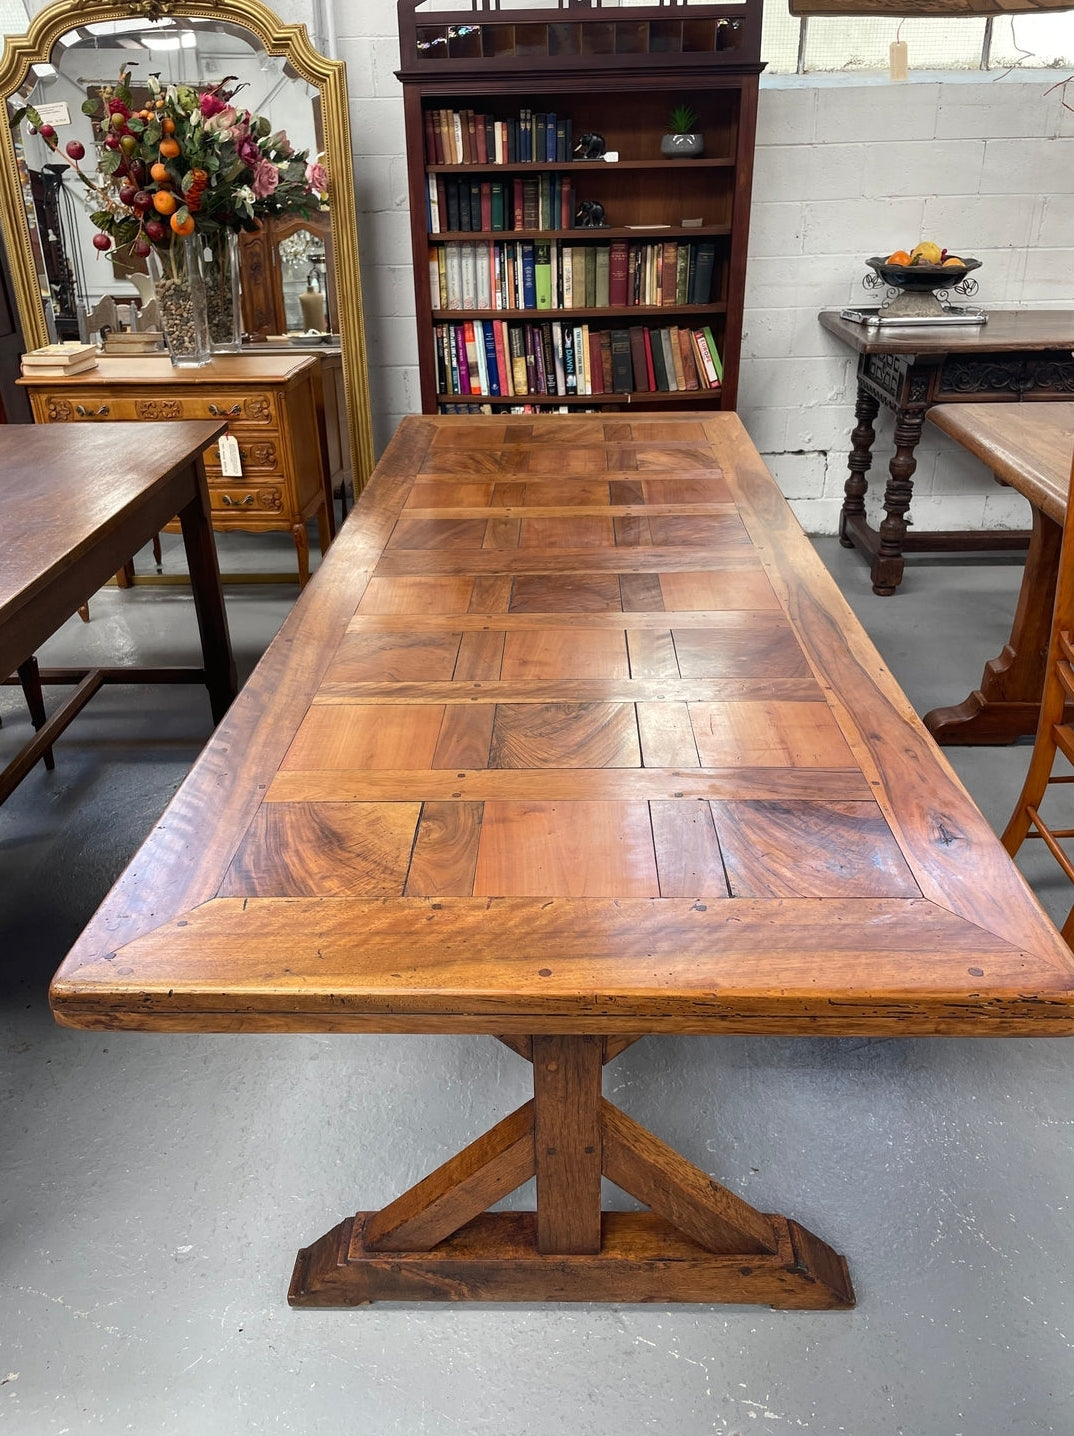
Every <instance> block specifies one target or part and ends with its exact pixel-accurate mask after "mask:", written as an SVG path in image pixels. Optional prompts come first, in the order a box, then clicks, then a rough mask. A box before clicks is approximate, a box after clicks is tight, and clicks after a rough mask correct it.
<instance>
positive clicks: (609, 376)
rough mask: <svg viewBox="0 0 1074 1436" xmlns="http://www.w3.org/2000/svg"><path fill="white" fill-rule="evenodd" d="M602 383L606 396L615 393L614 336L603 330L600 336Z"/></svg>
mask: <svg viewBox="0 0 1074 1436" xmlns="http://www.w3.org/2000/svg"><path fill="white" fill-rule="evenodd" d="M600 382H601V387H602V388H603V390H604V392H605V394H614V393H615V381H614V378H613V369H612V336H611V331H610V330H608V329H602V330H601V334H600Z"/></svg>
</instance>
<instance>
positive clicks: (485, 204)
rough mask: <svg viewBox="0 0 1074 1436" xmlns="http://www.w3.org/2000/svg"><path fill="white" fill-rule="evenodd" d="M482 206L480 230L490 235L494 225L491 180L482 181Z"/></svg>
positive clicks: (479, 190) (480, 190)
mask: <svg viewBox="0 0 1074 1436" xmlns="http://www.w3.org/2000/svg"><path fill="white" fill-rule="evenodd" d="M478 194H479V196H480V206H481V223H480V224H479V225H478V228H479V229H480V230H481V231H482V232H483V233H484V234H488V233H489V231H490V230H491V229H492V228H493V223H492V184H491V182H490V181H489V180H482V181H481V183H480V185H479V186H478Z"/></svg>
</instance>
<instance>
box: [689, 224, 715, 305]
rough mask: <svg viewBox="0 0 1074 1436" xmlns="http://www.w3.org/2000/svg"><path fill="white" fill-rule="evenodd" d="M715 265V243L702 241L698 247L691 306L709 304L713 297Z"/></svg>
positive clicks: (691, 291) (690, 300)
mask: <svg viewBox="0 0 1074 1436" xmlns="http://www.w3.org/2000/svg"><path fill="white" fill-rule="evenodd" d="M715 263H716V245H715V243H714V242H713V241H712V240H702V241H701V243H700V244H699V245H698V246H697V263H696V268H695V270H694V278H693V287H692V288H691V290H690V299H689V302H690V303H691V304H708V303H709V301H710V299H711V297H712V271H713V268H714V266H715Z"/></svg>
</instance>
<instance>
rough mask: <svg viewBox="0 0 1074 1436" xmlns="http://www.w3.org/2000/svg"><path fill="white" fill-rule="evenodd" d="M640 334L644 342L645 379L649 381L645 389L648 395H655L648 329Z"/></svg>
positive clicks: (654, 378) (650, 340) (651, 343)
mask: <svg viewBox="0 0 1074 1436" xmlns="http://www.w3.org/2000/svg"><path fill="white" fill-rule="evenodd" d="M641 333H642V338H643V339H644V341H645V377H646V378H647V379H648V381H649V383H648V385H647V387H648V390H649V393H650V394H655V393H656V387H657V385H656V370H655V369H654V368H653V341H652V338H651V337H650V331H649V330H648V329H643V330H642V331H641Z"/></svg>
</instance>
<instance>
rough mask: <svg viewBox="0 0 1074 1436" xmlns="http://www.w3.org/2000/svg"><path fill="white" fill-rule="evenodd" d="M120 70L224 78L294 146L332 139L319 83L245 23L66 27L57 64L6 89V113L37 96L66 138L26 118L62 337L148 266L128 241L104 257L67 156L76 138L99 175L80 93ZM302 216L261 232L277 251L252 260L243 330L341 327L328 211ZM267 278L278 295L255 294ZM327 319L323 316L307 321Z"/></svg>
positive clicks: (135, 296) (136, 20) (21, 143)
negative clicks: (126, 247)
mask: <svg viewBox="0 0 1074 1436" xmlns="http://www.w3.org/2000/svg"><path fill="white" fill-rule="evenodd" d="M123 70H129V71H130V75H131V81H130V83H131V88H132V91H133V92H134V94H135V96H136V98H137V97H138V95H139V81H142V82H143V84H144V81H145V78H146V77H147V76H149V75H151V74H155V75H157V76H159V78H160V80H161V81H162V83H165V84H167V83H181V84H186V85H189V86H190V87H191V88H193V89H198V90H200V89H211V88H212V87H214V86H216V85H220V84H226V85H227V88H228V89H229V90H233V91H235V92H236V93H235V99H234V103H235V104H236V105H238V106H239V107H241V108H244V109H249V110H251V111H252V112H253V113H254V114H259V115H265V116H267V117H269V118H270V120H271V122H272V126H273V129H274V130H283V131H285V132H286V134H287V136H288V138H289V140H290V141H291V144H292V146H293V148H294V149H295V150H307V151H308V152H309V157H310V158H311V159H315V158H316V157H317V156H318V154H319V153H320V152H321V151H322V150H323V148H324V136H323V134H322V132H321V106H320V94H319V92H318V90H317V88H316V87H315V86H313V85H311V84H309V83H308V82H307V81H306V80H304V79H302V78H301V77H300V76H299V75H298V74H296V73H295V72H294V70H292V69H291V67H290V66H289V65H288V63H287V61H286V60H285V59H284V58H283V57H280V56H274V55H269V54H267V53H266V51H265V48H264V46H263V45H262V44H261V41H260V39H259V38H258V37H257V36H256V35H254V34H253V33H252V32H251V31H249V30H247V29H246V28H245V27H244V26H242V25H238V24H235V23H232V22H229V21H226V20H224V19H222V18H213V19H204V18H201V17H195V16H175V17H171V18H163V19H159V20H149V19H146V18H144V17H132V18H126V19H120V20H107V21H103V22H100V23H93V22H89V23H86V24H81V25H78V26H77V27H76V28H73V29H71V30H69V31H67V32H66V33H65V34H63V35H61V36H60V38H59V39H58V40H57V41H56V43H55V44H54V45H53V47H52V50H51V52H50V54H49V58H48V62H47V63H43V64H37V65H34V66H33V68H32V70H31V71H30V73H29V75H28V76H27V79H26V82H25V83H24V85H23V86H22V87H21V89H20V91H19V93H18V94H17V95H12V96H8V107H9V112H12V111H14V110H15V109H16V108H19V107H21V106H23V105H25V104H27V103H29V104H30V105H32V106H33V107H34V108H35V109H36V110H37V111H38V112H39V113H40V114H41V118H42V120H43V121H45V122H46V123H51V124H52V125H53V126H54V128H55V130H56V137H57V140H58V141H59V149H60V154H59V155H57V154H54V153H53V152H52V151H51V150H50V149H49V147H48V146H47V145H46V144H45V142H44V141H43V140H42V139H41V137H40V136H36V135H31V134H30V133H29V126H28V124H27V123H26V122H25V121H24V122H23V124H22V125H21V126H19V128H18V130H17V131H16V134H15V141H16V148H17V152H18V156H19V161H20V171H21V179H22V187H23V197H24V201H25V204H26V212H27V221H28V223H29V226H30V230H31V245H32V249H33V254H34V262H35V267H36V269H37V274H38V279H39V282H40V285H41V294H42V301H43V303H44V304H45V309H46V321H47V322H48V323H49V325H50V328H54V329H55V336H56V337H57V338H59V339H77V338H79V337H80V334H79V323H80V318H84V316H85V315H86V314H88V313H91V312H92V311H93V310H94V309H95V308H96V306H97V305H98V304H99V303H100V301H101V299H102V298H104V297H106V296H109V295H111V296H113V297H114V298H115V300H116V301H117V303H119V304H120V305H124V304H128V303H131V302H134V303H135V304H137V303H138V302H139V289H138V286H137V284H136V282H132V281H131V279H129V278H128V274H129V272H130V270H131V269H134V270H135V271H136V272H137V271H138V270H139V269H142V270H143V271H144V261H138V260H137V258H136V257H135V256H133V255H131V254H130V253H129V251H127V252H120V253H116V252H110V253H107V254H104V255H102V254H100V253H99V252H98V251H97V250H96V249H94V247H93V236H94V234H95V233H97V231H96V229H95V228H94V226H93V225H92V224H91V223H90V218H89V208H88V207H87V205H86V203H85V202H84V200H83V198H82V197H83V195H85V194H87V193H88V192H87V191H86V189H85V186H84V185H83V184H82V183H81V181H80V180H79V179H78V176H77V175H76V174H75V172H74V170H73V169H71V168H70V167H69V166H67V165H65V164H63V163H59V162H58V161H59V160H60V157H61V156H62V152H63V150H64V148H65V146H66V145H67V144H68V142H70V141H76V142H77V143H80V144H81V145H82V146H84V148H85V151H86V161H85V162H84V163H83V168H84V169H86V170H87V171H88V172H90V173H92V171H93V168H94V166H93V164H92V160H93V156H94V153H95V144H94V132H93V126H92V123H91V120H90V118H89V117H88V116H87V115H85V114H84V113H83V111H82V103H83V101H84V100H86V99H87V97H89V96H92V95H93V94H95V93H96V91H97V89H98V88H99V87H100V86H102V85H114V84H115V83H116V82H117V79H118V76H119V74H120V72H121V71H123ZM301 223H308V221H306V222H303V221H301V220H299V219H298V218H297V217H280V218H279V219H275V220H273V221H271V222H270V224H271V225H275V226H279V229H278V231H277V232H276V233H270V234H268V235H266V236H264V237H263V241H264V243H265V244H267V246H268V250H269V251H270V252H269V253H268V254H267V255H266V256H265V259H266V262H265V263H262V264H258V265H251V270H250V275H249V282H248V283H244V289H245V290H248V291H249V293H248V294H244V301H243V317H244V328H245V329H246V330H247V332H248V333H250V334H254V333H258V334H260V335H261V336H262V337H265V338H267V337H269V335H270V334H280V333H284V334H285V333H287V332H288V331H294V330H305V329H310V328H319V329H323V330H328V329H329V328H331V330H332V331H333V332H335V333H337V334H338V332H339V330H338V323H337V313H338V311H337V305H336V301H335V295H334V292H333V288H334V284H333V273H332V246H331V240H330V222H329V216H328V215H327V213H326V214H325V223H324V224H323V225H317V224H316V223H315V224H314V225H313V226H311V228H313V229H316V230H318V231H319V232H318V233H311V232H309V230H301V231H300V230H299V229H298V228H297V227H296V226H297V225H299V224H301ZM244 248H245V247H244ZM263 285H265V286H267V285H271V286H273V287H274V288H275V289H276V290H277V295H276V296H274V302H269V299H268V297H267V296H260V295H258V293H257V292H256V291H257V290H258V289H259V288H260V287H261V286H263ZM121 313H122V310H121ZM322 318H323V322H322V323H317V324H315V323H313V322H310V323H307V322H305V321H306V319H310V320H311V321H312V320H319V319H322ZM274 326H276V327H274ZM83 337H84V336H83Z"/></svg>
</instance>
